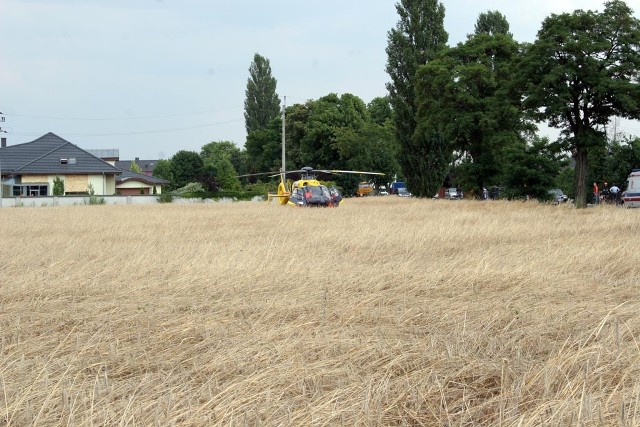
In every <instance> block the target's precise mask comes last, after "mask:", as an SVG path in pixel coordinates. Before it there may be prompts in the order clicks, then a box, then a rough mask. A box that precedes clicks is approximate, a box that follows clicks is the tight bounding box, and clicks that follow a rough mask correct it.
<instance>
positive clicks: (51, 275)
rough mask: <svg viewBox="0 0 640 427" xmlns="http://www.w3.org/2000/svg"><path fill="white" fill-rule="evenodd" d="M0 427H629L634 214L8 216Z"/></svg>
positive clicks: (521, 210) (78, 210) (636, 407)
mask: <svg viewBox="0 0 640 427" xmlns="http://www.w3.org/2000/svg"><path fill="white" fill-rule="evenodd" d="M0 244H1V245H0V246H1V251H0V337H1V342H0V426H25V425H38V426H49V425H72V426H112V425H122V426H124V425H130V426H133V425H139V426H153V425H157V426H170V425H180V426H182V425H187V426H192V425H193V426H207V425H240V426H245V425H249V426H258V425H262V426H288V425H301V426H340V425H345V426H353V425H360V426H387V425H407V426H438V425H447V426H473V425H483V426H485V425H494V426H541V425H551V426H558V425H574V426H603V425H606V426H609V425H615V426H633V425H640V313H639V309H640V304H639V302H640V210H625V209H615V208H613V207H605V206H602V207H597V208H593V209H585V210H581V211H577V210H575V209H573V208H572V207H570V206H549V205H540V204H537V203H522V202H514V203H508V202H471V201H469V202H467V201H461V202H450V201H432V200H415V199H409V200H405V199H401V198H397V197H393V196H389V197H385V198H366V199H362V200H348V201H347V202H346V203H345V205H344V206H342V207H340V208H339V209H291V208H283V207H280V206H275V205H272V206H267V205H266V204H262V203H249V202H247V203H234V204H198V205H175V204H172V205H157V206H74V207H60V208H57V207H56V208H54V207H48V208H6V209H0Z"/></svg>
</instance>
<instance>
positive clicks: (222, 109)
mask: <svg viewBox="0 0 640 427" xmlns="http://www.w3.org/2000/svg"><path fill="white" fill-rule="evenodd" d="M239 108H244V107H227V108H218V109H215V110H206V111H196V112H192V113H180V114H167V115H162V116H140V117H57V116H36V115H29V114H18V113H5V115H6V116H14V117H23V118H27V119H47V120H78V121H85V120H86V121H113V120H148V119H169V118H175V117H186V116H196V115H200V114H209V113H217V112H220V111H230V110H236V109H239Z"/></svg>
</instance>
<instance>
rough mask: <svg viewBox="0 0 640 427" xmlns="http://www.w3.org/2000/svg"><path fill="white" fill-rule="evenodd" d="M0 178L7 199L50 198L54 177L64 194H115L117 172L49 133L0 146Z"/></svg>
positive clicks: (102, 161)
mask: <svg viewBox="0 0 640 427" xmlns="http://www.w3.org/2000/svg"><path fill="white" fill-rule="evenodd" d="M0 171H1V172H0V176H1V177H2V182H3V184H4V185H3V194H5V195H8V196H50V195H52V194H53V182H54V179H56V177H59V178H61V179H62V180H63V181H64V193H65V194H67V195H73V194H86V193H88V192H90V190H93V192H94V194H96V195H112V194H116V181H117V177H118V176H119V175H120V174H121V173H122V171H120V169H118V168H116V167H115V166H113V165H110V164H109V163H107V162H105V161H104V160H101V159H99V158H98V157H96V156H94V155H93V154H91V153H89V152H87V151H86V150H83V149H81V148H80V147H78V146H77V145H74V144H72V143H71V142H69V141H67V140H65V139H63V138H60V137H59V136H58V135H56V134H53V133H51V132H49V133H47V134H46V135H43V136H41V137H40V138H38V139H36V140H34V141H31V142H27V143H24V144H16V145H11V146H7V145H6V139H4V138H3V140H2V144H1V145H0Z"/></svg>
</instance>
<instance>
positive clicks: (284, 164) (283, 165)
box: [282, 96, 287, 185]
mask: <svg viewBox="0 0 640 427" xmlns="http://www.w3.org/2000/svg"><path fill="white" fill-rule="evenodd" d="M286 108H287V97H286V96H285V97H284V102H283V103H282V182H287V177H286V170H287V166H286V160H285V149H284V145H285V136H284V130H285V109H286ZM285 185H286V184H285Z"/></svg>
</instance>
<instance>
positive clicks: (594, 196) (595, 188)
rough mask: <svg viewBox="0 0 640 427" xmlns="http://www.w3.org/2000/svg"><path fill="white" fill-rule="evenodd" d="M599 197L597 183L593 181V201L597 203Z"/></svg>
mask: <svg viewBox="0 0 640 427" xmlns="http://www.w3.org/2000/svg"><path fill="white" fill-rule="evenodd" d="M599 199H600V194H599V191H598V183H597V182H594V183H593V203H594V204H596V205H597V204H598V200H599Z"/></svg>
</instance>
